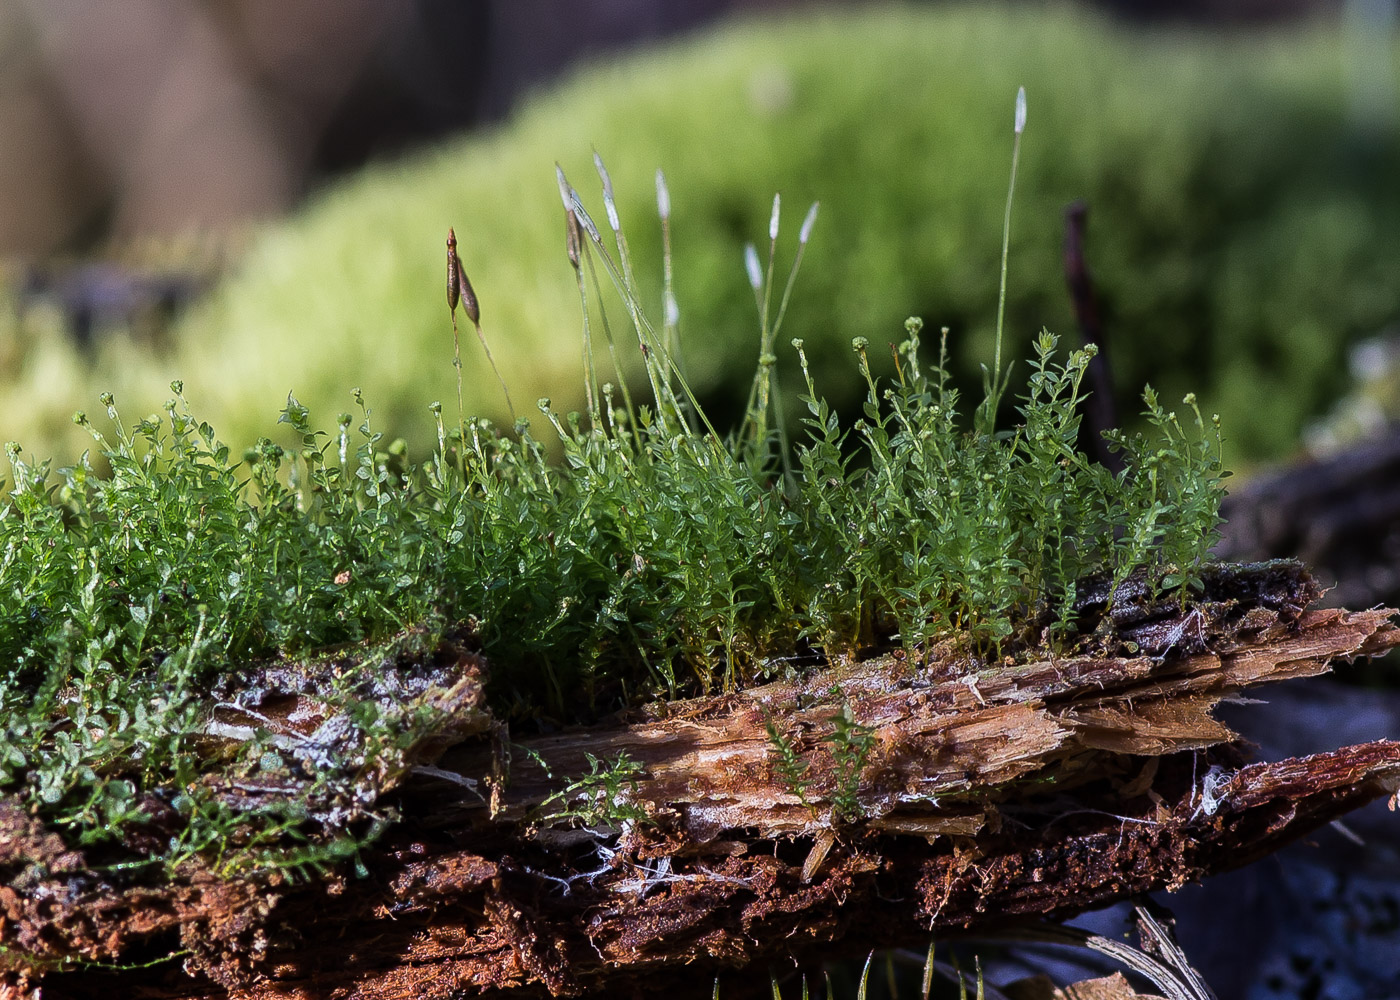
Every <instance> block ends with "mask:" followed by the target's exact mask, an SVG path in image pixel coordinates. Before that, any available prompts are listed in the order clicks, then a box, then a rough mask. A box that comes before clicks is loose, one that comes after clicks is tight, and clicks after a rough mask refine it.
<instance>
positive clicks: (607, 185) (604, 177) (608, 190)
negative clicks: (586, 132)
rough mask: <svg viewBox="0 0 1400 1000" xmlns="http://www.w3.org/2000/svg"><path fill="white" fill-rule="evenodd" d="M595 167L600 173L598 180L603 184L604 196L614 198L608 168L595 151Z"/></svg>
mask: <svg viewBox="0 0 1400 1000" xmlns="http://www.w3.org/2000/svg"><path fill="white" fill-rule="evenodd" d="M593 167H594V169H595V170H597V171H598V179H599V180H601V181H602V182H603V196H604V197H606V198H611V197H612V178H611V177H609V176H608V168H607V167H605V166H603V158H602V157H601V156H599V155H598V151H597V150H596V149H595V150H594V151H593Z"/></svg>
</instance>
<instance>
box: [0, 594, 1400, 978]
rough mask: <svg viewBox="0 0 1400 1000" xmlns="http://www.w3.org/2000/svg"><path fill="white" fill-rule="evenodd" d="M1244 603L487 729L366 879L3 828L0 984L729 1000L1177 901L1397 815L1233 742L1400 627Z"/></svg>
mask: <svg viewBox="0 0 1400 1000" xmlns="http://www.w3.org/2000/svg"><path fill="white" fill-rule="evenodd" d="M1228 576H1229V574H1228V573H1226V574H1225V576H1224V577H1222V578H1221V580H1216V581H1215V582H1213V583H1211V584H1210V585H1209V586H1208V587H1207V593H1206V594H1205V595H1204V596H1203V598H1202V600H1200V601H1198V602H1196V603H1193V604H1188V605H1184V606H1183V605H1176V604H1172V605H1164V606H1153V607H1150V608H1149V607H1145V606H1144V607H1140V608H1139V609H1138V612H1140V613H1130V609H1128V608H1126V605H1128V604H1130V603H1131V602H1126V601H1125V602H1123V605H1124V606H1122V607H1119V608H1118V610H1117V611H1116V612H1114V613H1113V614H1110V613H1109V612H1108V610H1107V609H1101V610H1103V612H1104V615H1103V617H1104V621H1105V622H1108V623H1109V624H1111V625H1112V629H1111V630H1108V631H1106V632H1105V637H1104V639H1103V641H1102V643H1101V646H1102V649H1101V650H1096V651H1095V654H1096V655H1081V656H1074V657H1069V658H1065V659H1059V658H1054V659H1050V658H1047V659H1043V660H1032V661H1030V662H1019V663H1011V664H1008V663H1005V662H990V663H989V662H985V661H982V660H978V659H976V658H975V657H974V656H972V655H971V654H969V653H968V652H967V651H965V650H959V649H958V647H957V644H955V643H949V644H947V645H946V646H945V647H942V648H939V649H935V650H929V651H927V653H926V654H925V655H924V656H923V657H922V658H920V659H919V660H918V662H914V661H913V660H911V659H909V658H906V657H904V656H902V655H900V654H898V653H891V654H887V655H881V656H876V657H872V658H870V659H866V660H863V661H860V662H852V663H845V664H836V665H828V666H826V667H823V668H820V669H816V670H813V671H811V672H809V673H807V674H803V675H795V676H793V677H792V678H790V679H788V680H784V681H780V682H775V683H771V684H768V685H765V686H763V687H759V688H754V689H751V690H748V691H744V692H740V693H735V694H729V695H723V696H719V697H714V698H706V699H695V700H691V701H686V702H675V703H669V704H665V705H657V706H652V707H649V708H647V709H644V710H639V711H636V712H634V713H632V714H631V715H630V716H628V717H625V718H619V719H615V720H612V721H610V722H604V723H600V724H598V725H595V726H591V727H588V728H581V729H577V730H573V731H564V732H558V733H553V734H548V735H540V736H533V737H528V738H527V737H520V738H518V739H516V740H512V739H508V738H506V737H505V736H504V735H503V734H502V733H501V731H500V729H499V727H497V728H495V729H494V730H492V731H491V733H490V734H488V733H487V731H486V729H485V728H484V726H483V723H482V720H481V718H480V717H479V713H480V712H481V711H482V709H481V708H480V707H479V706H476V705H475V703H473V705H474V707H473V709H472V711H473V712H476V713H478V716H477V717H476V718H475V719H474V721H473V723H472V725H471V726H470V727H465V728H463V727H458V729H457V730H456V732H457V733H458V738H460V739H461V740H462V742H459V743H457V744H456V745H454V746H451V747H450V748H448V749H446V751H445V752H442V753H441V756H440V757H437V758H436V760H435V762H434V763H433V764H432V766H430V767H423V766H419V767H417V768H414V769H409V770H405V771H404V781H402V782H400V783H398V784H396V785H394V786H393V787H388V786H385V790H384V792H383V795H384V796H385V804H386V805H392V806H394V807H395V808H396V809H397V811H398V813H399V815H400V816H401V820H400V822H399V823H398V825H397V826H396V827H395V828H393V830H392V831H391V832H390V833H389V834H388V835H387V836H386V837H385V838H384V839H382V840H381V841H380V842H379V843H378V844H377V845H375V847H374V848H372V849H370V850H366V851H365V852H364V853H363V855H362V859H361V860H362V862H363V864H364V867H365V872H366V873H365V874H364V875H362V876H359V877H357V876H355V875H354V874H352V873H350V872H339V873H331V874H329V875H328V876H327V877H325V878H322V879H318V880H315V881H312V882H303V883H298V884H293V883H290V882H288V881H286V880H283V879H279V878H269V877H266V876H265V877H262V878H246V879H232V880H221V879H216V878H214V877H213V876H212V875H211V874H210V873H208V872H207V871H201V870H193V869H192V870H191V871H189V872H188V873H187V874H186V875H184V876H182V877H181V878H179V879H177V880H176V882H175V883H173V884H159V885H151V884H147V885H137V884H120V883H119V882H117V881H116V880H114V879H113V878H112V877H110V876H107V877H98V876H96V875H94V874H93V873H92V872H91V871H89V870H88V869H87V867H86V861H85V859H84V857H83V855H82V854H81V853H79V852H76V851H73V850H70V849H69V848H67V847H66V846H65V845H64V844H63V843H62V842H61V841H60V840H58V838H57V837H55V835H54V834H53V833H52V831H48V830H45V829H43V828H42V827H41V826H40V825H39V824H38V823H37V822H35V821H34V820H33V819H32V818H30V817H28V816H27V815H25V814H24V813H23V812H21V811H19V810H18V809H16V808H14V807H13V806H7V805H3V804H0V875H3V877H4V879H3V884H0V935H3V943H4V945H5V949H6V950H5V951H4V952H3V953H0V955H3V957H0V963H5V965H4V967H5V968H6V969H7V972H6V973H5V974H6V975H8V977H9V982H10V983H11V984H13V985H14V986H15V987H16V988H21V987H25V986H31V985H33V984H35V983H40V982H42V988H43V997H44V998H45V1000H53V998H61V997H74V998H78V997H97V996H99V995H100V994H104V993H105V994H107V995H109V996H110V995H111V994H112V993H113V991H114V989H115V990H116V991H117V992H120V993H122V994H124V995H138V991H139V993H140V995H145V996H151V997H159V996H169V997H174V996H181V997H205V996H208V997H214V996H230V997H239V998H249V1000H251V998H253V997H269V998H289V1000H290V998H299V1000H310V998H321V997H331V996H344V997H351V996H354V997H361V998H367V1000H378V998H389V997H406V996H413V997H449V996H458V995H467V994H474V993H477V992H481V991H486V990H491V989H497V988H512V989H521V990H525V991H526V992H530V993H540V992H547V993H550V994H554V995H575V994H577V993H579V992H581V991H583V990H585V989H590V988H596V987H606V988H609V989H626V988H629V987H630V986H634V985H637V986H645V988H646V989H647V991H648V992H651V991H655V990H658V989H663V988H664V989H674V990H677V991H681V992H685V993H687V994H694V993H699V992H703V993H705V994H708V992H709V988H710V984H711V982H712V981H713V978H714V977H715V976H716V975H718V976H720V978H721V982H722V983H723V982H725V976H726V975H727V974H729V973H730V972H731V971H732V970H737V969H742V968H746V967H749V966H751V965H753V963H760V965H759V968H764V967H766V965H765V964H764V963H772V962H778V963H785V964H787V965H788V967H791V963H793V962H799V963H800V962H811V961H819V960H822V959H825V958H830V957H832V956H833V955H834V954H837V953H841V952H844V953H859V952H862V951H864V950H865V949H868V948H871V947H877V946H878V947H891V946H898V945H904V944H913V945H918V944H922V943H925V942H926V941H927V937H928V935H929V934H930V932H934V933H938V934H946V933H949V932H954V931H986V930H990V929H995V928H998V927H1005V926H1008V925H1014V924H1017V923H1018V922H1022V921H1025V920H1032V919H1040V918H1047V917H1048V918H1058V917H1063V916H1066V915H1069V914H1072V913H1074V912H1076V911H1079V910H1082V909H1084V908H1086V907H1091V906H1095V905H1098V904H1101V903H1106V902H1109V901H1112V900H1116V899H1121V898H1124V897H1127V896H1131V895H1135V894H1138V893H1143V892H1147V891H1149V890H1155V889H1161V888H1167V889H1174V888H1178V887H1180V886H1182V885H1185V884H1187V883H1189V882H1192V881H1195V880H1199V879H1201V878H1203V877H1205V876H1207V875H1210V874H1212V873H1214V872H1217V871H1221V870H1224V869H1228V868H1232V867H1237V866H1239V865H1242V864H1245V863H1248V862H1249V861H1252V860H1254V859H1256V858H1258V857H1261V856H1263V855H1264V854H1267V853H1268V852H1269V851H1272V850H1274V849H1275V848H1277V847H1279V846H1281V845H1282V844H1283V843H1285V842H1287V841H1288V840H1291V839H1293V838H1296V837H1298V836H1300V835H1302V834H1304V833H1306V832H1308V831H1309V830H1312V829H1314V828H1316V827H1317V826H1318V825H1320V824H1323V823H1326V822H1328V821H1330V820H1332V819H1334V818H1336V817H1338V816H1340V815H1342V814H1343V813H1345V812H1346V811H1348V810H1350V809H1352V808H1355V807H1356V806H1358V805H1361V804H1364V803H1365V802H1368V801H1371V800H1373V799H1375V798H1378V797H1383V796H1392V797H1393V796H1394V795H1395V794H1396V789H1397V788H1400V743H1395V742H1389V741H1382V742H1376V743H1368V744H1362V745H1359V746H1353V747H1347V748H1344V749H1341V750H1337V751H1334V752H1331V753H1324V754H1318V755H1315V756H1311V757H1305V758H1294V759H1289V760H1284V761H1279V762H1273V763H1267V762H1265V763H1246V761H1245V757H1244V756H1243V753H1242V750H1241V748H1240V747H1239V746H1238V745H1236V744H1235V743H1234V742H1232V741H1233V738H1234V737H1233V733H1231V732H1230V730H1229V729H1228V728H1226V727H1225V726H1224V725H1222V724H1221V723H1219V722H1218V721H1217V720H1215V719H1214V718H1213V716H1212V714H1211V713H1212V709H1213V708H1214V707H1215V706H1216V705H1217V704H1218V703H1219V702H1220V701H1221V700H1222V699H1225V698H1230V697H1232V696H1235V695H1237V694H1238V693H1239V692H1241V691H1243V690H1244V689H1246V688H1249V687H1252V686H1253V685H1257V684H1260V683H1264V682H1268V681H1273V680H1282V679H1287V678H1291V677H1299V676H1306V675H1309V674H1316V673H1319V672H1322V671H1324V670H1326V669H1327V664H1328V663H1329V662H1330V661H1332V660H1335V659H1338V658H1344V659H1345V658H1352V657H1357V656H1367V655H1372V654H1375V653H1379V652H1382V651H1384V650H1386V649H1388V648H1390V647H1393V646H1395V645H1400V630H1397V629H1396V628H1395V626H1394V624H1393V621H1392V618H1393V615H1394V613H1393V612H1391V611H1387V610H1376V611H1366V612H1356V613H1352V612H1345V611H1335V610H1321V611H1319V610H1313V611H1308V610H1303V609H1302V607H1301V604H1305V603H1307V601H1309V600H1311V599H1312V598H1314V597H1315V596H1316V591H1315V588H1312V587H1311V585H1310V584H1308V583H1307V582H1306V579H1305V577H1303V576H1302V575H1301V573H1300V572H1299V571H1297V570H1296V569H1295V570H1287V569H1280V568H1278V567H1271V568H1268V569H1267V570H1266V571H1263V572H1251V571H1243V570H1241V571H1239V572H1238V574H1237V576H1235V577H1234V578H1233V579H1232V580H1230V579H1226V577H1228ZM1222 580H1223V581H1224V583H1230V584H1231V585H1232V586H1233V588H1234V589H1233V592H1232V593H1233V596H1231V593H1227V591H1229V587H1226V588H1225V590H1222V589H1221V587H1222V586H1223V585H1224V584H1223V583H1222ZM1114 615H1116V617H1114ZM438 669H444V668H441V667H439V668H438ZM463 669H464V670H468V669H469V670H471V671H474V672H479V671H481V670H482V669H483V667H482V665H481V664H480V662H479V661H477V660H475V659H472V660H471V662H470V664H469V665H464V667H463ZM473 676H476V674H474V675H473ZM441 683H442V684H443V685H444V686H445V687H448V686H450V685H451V684H453V683H454V681H453V679H452V677H450V676H447V675H446V674H445V675H444V676H443V677H442V680H441ZM456 683H460V679H459V680H458V681H457V682H456ZM273 696H274V695H273V693H268V692H264V693H263V694H260V695H259V697H267V698H271V697H273ZM322 724H323V725H324V722H323V723H322ZM428 742H431V741H428ZM619 759H620V760H622V761H623V762H624V763H625V764H626V766H625V767H618V766H617V765H616V762H617V761H618V760H619ZM600 761H601V762H604V763H603V764H602V765H599V764H597V763H595V762H600ZM609 762H611V763H609ZM603 770H607V771H609V775H610V780H611V782H612V783H611V784H609V783H608V782H607V781H604V780H603V779H601V778H596V777H595V778H593V779H589V778H587V777H586V776H588V775H589V774H590V772H592V773H594V774H595V776H596V775H597V773H598V772H600V771H603ZM381 780H383V779H381ZM376 787H379V786H376ZM1393 801H1394V799H1393V798H1392V802H1393ZM166 955H171V956H174V958H173V959H172V960H170V961H166V962H160V961H155V960H158V959H160V958H162V956H166ZM75 960H77V961H82V962H87V963H101V964H103V965H117V964H120V965H124V966H126V967H127V968H126V969H125V971H121V972H107V971H101V970H100V969H94V968H92V967H86V968H84V967H81V966H75V965H74V962H75ZM151 962H154V964H149V965H148V964H147V963H151ZM137 966H144V967H137ZM748 979H749V980H750V981H752V979H753V977H752V974H751V973H750V975H749V977H748ZM743 990H744V987H742V986H741V985H736V986H735V987H734V988H733V991H732V992H731V994H729V995H742V994H743Z"/></svg>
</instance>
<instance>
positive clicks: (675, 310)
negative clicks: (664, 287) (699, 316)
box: [666, 292, 681, 326]
mask: <svg viewBox="0 0 1400 1000" xmlns="http://www.w3.org/2000/svg"><path fill="white" fill-rule="evenodd" d="M680 321H681V307H680V306H679V305H677V304H676V297H675V296H674V295H672V294H671V293H670V292H667V293H666V325H667V326H676V325H678V324H679V323H680Z"/></svg>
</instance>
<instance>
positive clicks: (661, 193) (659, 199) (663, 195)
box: [656, 167, 671, 220]
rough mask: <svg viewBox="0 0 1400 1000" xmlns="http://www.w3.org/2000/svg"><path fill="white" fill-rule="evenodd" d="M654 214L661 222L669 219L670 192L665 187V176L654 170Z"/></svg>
mask: <svg viewBox="0 0 1400 1000" xmlns="http://www.w3.org/2000/svg"><path fill="white" fill-rule="evenodd" d="M656 214H657V215H659V216H661V218H662V219H663V220H665V219H669V218H670V217H671V192H670V190H669V189H668V188H667V187H666V175H665V174H663V173H662V172H661V168H660V167H657V168H656Z"/></svg>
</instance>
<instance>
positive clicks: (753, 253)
mask: <svg viewBox="0 0 1400 1000" xmlns="http://www.w3.org/2000/svg"><path fill="white" fill-rule="evenodd" d="M744 267H746V268H747V269H748V272H749V284H750V285H752V286H753V290H754V291H755V292H756V291H758V290H759V289H760V288H762V287H763V268H762V266H761V265H760V264H759V263H758V249H757V248H756V247H755V246H754V245H753V244H752V243H747V244H745V245H744Z"/></svg>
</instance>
